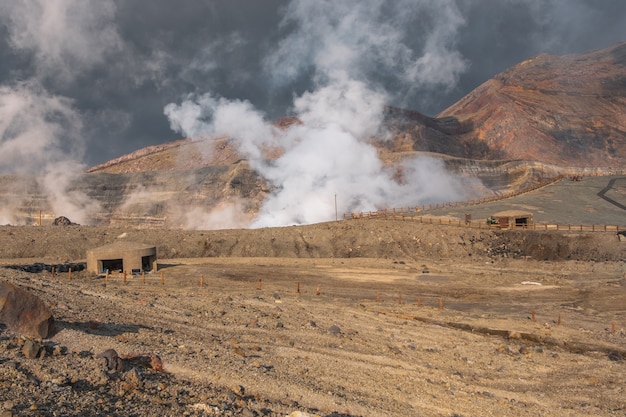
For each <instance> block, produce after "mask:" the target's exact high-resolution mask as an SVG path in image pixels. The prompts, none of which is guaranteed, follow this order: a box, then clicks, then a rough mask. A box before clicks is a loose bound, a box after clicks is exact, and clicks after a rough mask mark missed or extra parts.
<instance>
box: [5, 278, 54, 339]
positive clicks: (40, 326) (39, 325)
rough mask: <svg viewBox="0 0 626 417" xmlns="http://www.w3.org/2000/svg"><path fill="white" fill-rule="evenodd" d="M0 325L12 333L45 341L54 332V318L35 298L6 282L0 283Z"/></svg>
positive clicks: (43, 304)
mask: <svg viewBox="0 0 626 417" xmlns="http://www.w3.org/2000/svg"><path fill="white" fill-rule="evenodd" d="M0 323H3V324H4V325H6V326H7V329H9V330H10V331H12V332H15V333H18V334H21V335H24V336H29V337H33V338H41V339H46V338H47V337H49V336H51V335H52V333H53V332H54V317H53V316H52V312H51V311H50V309H49V308H48V306H46V304H45V303H44V302H43V301H42V300H41V299H40V298H39V297H37V296H35V295H33V294H31V293H29V292H28V291H25V290H23V289H21V288H19V287H16V286H14V285H11V284H9V283H6V282H0Z"/></svg>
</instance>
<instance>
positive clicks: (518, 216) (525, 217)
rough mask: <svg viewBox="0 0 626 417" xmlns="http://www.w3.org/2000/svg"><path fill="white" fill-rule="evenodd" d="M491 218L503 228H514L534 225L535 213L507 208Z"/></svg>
mask: <svg viewBox="0 0 626 417" xmlns="http://www.w3.org/2000/svg"><path fill="white" fill-rule="evenodd" d="M491 218H492V219H493V220H494V221H493V224H496V225H497V226H498V227H499V228H501V229H514V228H516V227H524V228H526V227H530V226H532V225H533V214H532V213H530V212H527V211H521V210H505V211H500V212H498V213H495V214H494V215H493V216H491Z"/></svg>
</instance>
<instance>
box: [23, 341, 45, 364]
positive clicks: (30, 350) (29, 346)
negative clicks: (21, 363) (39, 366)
mask: <svg viewBox="0 0 626 417" xmlns="http://www.w3.org/2000/svg"><path fill="white" fill-rule="evenodd" d="M40 350H41V343H39V342H36V341H34V340H32V339H27V340H26V341H25V342H24V346H22V354H23V355H24V356H25V357H26V358H28V359H35V358H36V357H37V356H39V351H40Z"/></svg>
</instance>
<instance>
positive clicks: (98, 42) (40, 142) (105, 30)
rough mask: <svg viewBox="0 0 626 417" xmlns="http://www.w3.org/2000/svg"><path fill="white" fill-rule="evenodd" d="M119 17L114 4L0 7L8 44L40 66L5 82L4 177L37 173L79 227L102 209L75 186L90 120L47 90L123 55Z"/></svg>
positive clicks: (85, 1) (0, 137) (35, 2)
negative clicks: (116, 21)
mask: <svg viewBox="0 0 626 417" xmlns="http://www.w3.org/2000/svg"><path fill="white" fill-rule="evenodd" d="M114 15H115V4H114V2H113V1H112V0H21V1H2V2H0V24H2V25H3V26H4V27H5V28H6V33H7V34H8V44H9V45H10V46H11V47H12V48H13V49H14V50H15V51H17V52H19V53H20V54H22V55H23V56H28V57H29V59H31V60H32V62H33V64H34V70H33V72H32V73H28V74H20V75H19V76H20V77H23V78H25V79H26V81H21V82H13V83H11V82H5V83H4V84H3V85H0V172H15V173H18V174H21V175H29V176H36V177H37V178H38V182H39V186H40V187H41V188H42V189H43V192H44V193H45V194H46V196H47V199H48V202H49V203H50V205H51V208H52V210H53V212H54V213H55V214H57V215H61V214H63V215H66V216H68V217H70V219H71V220H73V221H76V222H88V221H89V218H90V215H91V214H92V213H93V212H94V211H95V210H98V206H97V204H95V203H93V202H91V201H90V200H89V199H88V198H87V196H86V195H84V194H83V193H82V192H80V191H78V190H76V189H75V188H74V187H73V184H74V182H75V180H76V179H77V177H78V176H79V175H80V174H81V172H82V170H83V169H84V166H83V165H82V164H81V163H80V162H79V161H81V160H82V159H83V157H84V152H85V148H86V144H85V139H84V129H83V127H84V126H83V116H82V115H81V114H80V113H79V112H78V111H77V110H76V109H75V108H74V107H73V103H72V101H71V100H70V99H68V98H65V97H62V96H58V95H53V94H50V93H49V92H48V91H46V89H45V88H44V87H43V85H44V84H46V83H47V82H53V83H59V84H60V85H66V84H69V83H71V82H73V81H74V80H75V79H76V78H77V77H80V76H81V75H82V74H83V73H84V72H85V71H88V70H90V69H92V68H93V67H94V66H95V65H97V64H100V63H102V62H104V60H105V59H106V57H107V56H109V54H111V53H114V52H117V51H119V50H120V48H121V47H122V41H121V39H120V37H119V35H118V33H117V30H116V26H115V24H114V23H113V19H114ZM95 116H97V114H95V115H92V117H95ZM24 197H26V193H24ZM18 199H19V198H14V199H13V200H18ZM13 204H14V207H18V206H19V204H20V202H18V201H14V202H13Z"/></svg>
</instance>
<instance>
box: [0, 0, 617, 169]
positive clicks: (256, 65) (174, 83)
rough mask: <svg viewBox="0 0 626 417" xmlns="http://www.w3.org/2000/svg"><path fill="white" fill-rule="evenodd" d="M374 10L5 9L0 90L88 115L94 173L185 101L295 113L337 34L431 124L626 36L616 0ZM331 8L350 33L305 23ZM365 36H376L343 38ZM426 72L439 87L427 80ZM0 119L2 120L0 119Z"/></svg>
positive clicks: (298, 5)
mask: <svg viewBox="0 0 626 417" xmlns="http://www.w3.org/2000/svg"><path fill="white" fill-rule="evenodd" d="M342 3H343V4H351V5H353V6H354V7H353V8H346V9H345V10H341V7H338V5H341V4H342ZM370 3H371V4H378V3H381V2H380V1H377V0H371V1H370V2H337V1H325V0H311V1H309V2H305V1H293V2H290V1H288V0H264V1H253V0H228V1H219V0H205V1H201V0H195V1H192V0H182V1H178V2H171V1H165V0H152V1H139V0H23V1H20V2H16V1H13V0H0V86H2V88H3V90H2V91H5V92H6V94H5V98H6V100H5V101H4V102H5V103H8V101H7V100H10V99H11V97H14V96H15V94H12V95H10V94H9V92H11V91H18V92H20V94H22V95H24V94H26V95H28V100H32V102H33V103H35V102H37V97H38V95H39V96H40V97H41V98H42V99H41V102H40V104H41V105H43V104H45V103H52V102H54V103H61V104H62V105H63V106H65V107H64V108H63V109H62V110H63V111H64V112H65V114H70V113H71V114H73V115H74V114H75V115H76V117H77V118H80V120H81V124H82V126H80V128H81V131H82V136H83V137H84V138H85V139H84V140H85V145H86V146H85V148H86V152H85V153H84V154H82V155H81V156H78V158H80V161H81V162H84V163H86V164H94V163H98V162H102V161H104V160H107V159H110V158H113V157H116V156H119V155H121V154H123V153H126V152H130V151H133V150H135V149H138V148H140V147H143V146H147V145H151V144H157V143H163V142H166V141H170V140H173V139H176V138H177V134H176V133H174V132H172V131H171V130H170V124H169V121H168V120H167V118H166V117H165V115H164V114H163V109H164V107H165V106H166V105H167V104H169V103H172V102H180V101H181V100H183V99H184V97H186V95H187V94H189V93H197V94H204V93H207V92H211V93H213V94H215V95H216V96H220V97H225V98H229V99H242V100H248V101H249V102H250V103H251V104H252V105H254V106H255V107H256V108H257V109H258V110H259V111H261V112H263V113H264V114H265V115H266V116H267V117H269V118H276V117H279V116H281V115H283V114H286V113H289V112H290V111H292V106H293V96H294V94H295V95H297V96H299V95H301V94H302V93H304V92H305V91H307V90H312V89H314V88H315V87H316V83H318V82H319V77H320V73H319V68H320V65H328V66H332V65H335V64H336V63H337V62H339V61H341V59H343V58H346V56H345V54H346V53H347V52H349V51H343V52H342V51H338V52H337V53H338V55H336V56H335V57H334V58H333V57H332V55H328V54H326V52H327V50H322V49H320V48H331V47H332V46H333V42H334V38H333V37H332V36H339V37H341V41H342V42H343V43H342V44H343V45H353V46H354V47H355V48H358V47H359V45H361V44H363V43H367V44H368V45H369V44H372V43H375V42H377V41H380V42H389V43H388V48H387V52H388V55H384V54H381V53H380V52H381V51H383V50H384V49H376V52H377V53H378V55H376V54H373V55H368V54H367V53H368V51H367V49H366V50H365V51H358V53H362V54H364V55H363V56H361V57H355V58H353V60H352V61H350V63H351V65H358V66H359V67H361V71H360V74H359V77H361V78H360V79H361V80H365V81H368V82H371V83H372V84H374V85H376V87H377V88H381V89H384V90H386V92H387V95H388V98H389V100H390V101H391V104H396V105H402V106H407V107H411V108H413V109H415V110H418V111H421V112H424V113H426V114H429V115H434V114H437V113H438V112H440V111H441V110H443V109H444V108H445V107H447V106H449V105H450V104H452V103H453V102H455V101H456V100H458V99H460V98H461V97H462V96H463V95H465V94H467V93H468V92H469V91H470V90H471V89H473V88H475V87H476V86H478V85H479V84H480V83H482V82H484V81H486V80H487V79H489V78H490V77H492V76H493V75H495V74H496V73H498V72H500V71H503V70H505V69H506V68H508V67H510V66H512V65H514V64H516V63H517V62H519V61H521V60H524V59H527V58H529V57H531V56H534V55H536V54H539V53H543V52H550V53H571V52H582V51H585V50H590V49H597V48H601V47H605V46H608V45H610V44H612V43H615V42H617V41H623V40H626V25H624V24H623V22H624V20H625V19H626V2H624V1H622V0H612V1H611V0H605V1H602V0H600V1H598V0H595V1H594V0H552V1H549V0H543V1H540V0H502V1H495V0H493V1H488V0H458V1H456V2H455V1H441V2H440V1H437V2H433V1H419V0H398V1H394V2H386V5H383V6H381V9H380V12H379V13H376V14H373V12H372V10H379V9H376V8H374V7H371V8H368V7H364V6H368V5H369V4H370ZM383 3H385V2H383ZM357 5H361V6H359V7H357ZM324 7H334V8H335V9H336V10H337V13H344V14H349V13H352V14H353V16H354V20H353V21H352V22H351V24H352V25H354V26H353V27H349V26H348V27H345V28H343V29H342V30H343V31H341V30H338V31H333V32H332V33H330V32H324V31H323V30H322V31H320V30H321V29H323V28H320V27H307V22H309V20H307V19H308V17H309V15H310V14H314V13H319V11H320V8H324ZM402 8H404V10H405V11H406V13H402V11H403V10H402ZM444 9H446V10H444ZM386 19H387V20H386ZM317 21H319V20H317ZM329 24H331V25H332V22H329ZM363 27H365V28H367V29H368V31H369V33H370V34H371V37H370V38H367V39H365V38H358V37H357V38H355V39H353V43H352V44H351V43H350V42H348V41H349V40H350V39H349V38H350V35H351V33H355V34H357V33H359V34H362V33H363V32H362V31H360V30H359V29H362V28H363ZM386 29H389V30H386ZM392 29H393V30H396V29H401V30H400V31H398V32H394V31H392ZM317 31H319V32H317ZM374 36H376V38H375V39H374V38H373V37H374ZM394 36H395V38H394ZM317 41H323V42H322V43H319V42H317ZM394 41H397V43H394ZM290 42H291V43H290ZM322 52H323V54H322ZM342 54H344V55H342ZM328 57H330V58H328ZM321 58H328V59H331V62H322V61H321V60H320V59H321ZM422 58H423V59H422ZM332 59H335V60H336V61H335V62H332ZM403 59H405V60H406V63H409V62H410V63H420V64H419V65H415V66H413V67H411V66H410V65H400V63H401V61H402V60H403ZM420 59H421V60H420ZM442 59H448V60H449V61H441V60H442ZM442 62H443V63H444V65H443V66H442ZM446 62H449V64H447V65H445V63H446ZM455 66H456V67H455ZM407 68H413V69H414V72H413V73H411V72H410V71H409V72H406V71H407ZM442 68H448V69H449V70H450V71H448V72H446V71H442V70H441V69H442ZM431 70H434V72H433V73H432V75H433V76H440V77H442V78H441V79H437V78H428V77H427V75H428V71H431ZM289 71H291V72H289ZM400 71H405V72H404V73H402V74H400ZM411 77H413V78H412V83H411V84H408V83H407V80H411ZM24 82H27V84H24ZM30 86H33V87H32V88H31V87H30ZM29 102H30V101H29ZM56 111H59V109H57V110H56ZM40 114H43V115H45V114H47V113H46V111H45V109H43V110H41V113H40ZM0 117H4V118H5V119H6V118H7V117H8V116H6V113H3V112H2V109H0ZM73 117H74V116H73ZM0 123H6V120H4V121H3V120H0ZM58 129H61V128H60V127H58ZM11 132H12V131H11V130H10V129H9V130H8V131H3V132H1V133H2V140H7V138H8V139H10V138H9V136H11ZM59 135H60V136H61V137H62V136H63V135H62V132H60V133H59ZM75 136H76V132H75V130H74V129H73V130H72V131H71V137H72V138H74V137H75Z"/></svg>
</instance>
